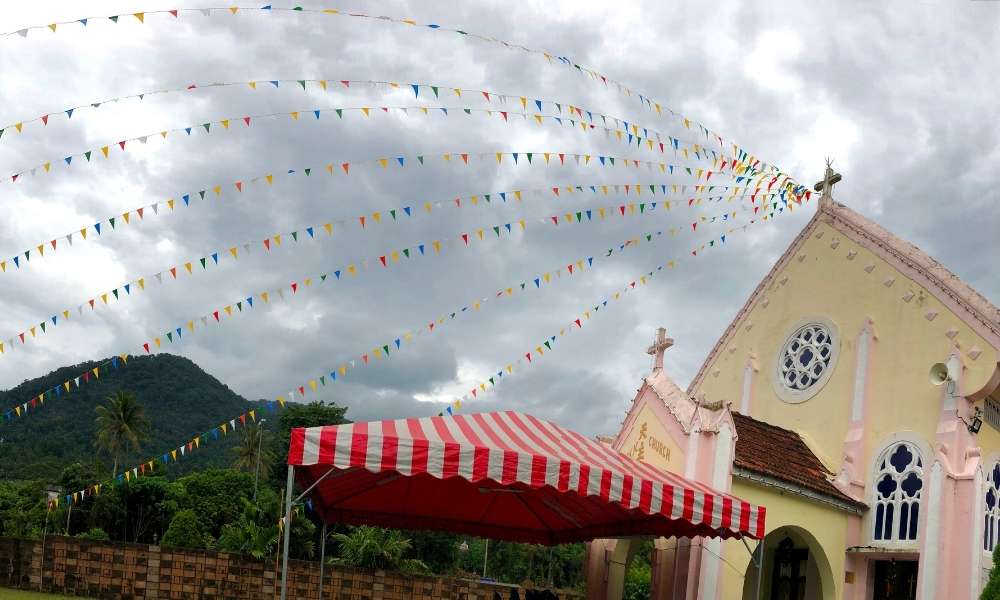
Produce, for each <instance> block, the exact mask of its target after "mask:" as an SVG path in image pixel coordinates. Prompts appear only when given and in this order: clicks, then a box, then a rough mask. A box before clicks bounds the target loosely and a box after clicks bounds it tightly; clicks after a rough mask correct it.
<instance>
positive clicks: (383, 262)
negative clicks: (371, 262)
mask: <svg viewBox="0 0 1000 600" xmlns="http://www.w3.org/2000/svg"><path fill="white" fill-rule="evenodd" d="M378 259H379V261H380V262H381V263H382V266H383V267H386V266H388V265H386V264H385V257H384V256H380V257H378Z"/></svg>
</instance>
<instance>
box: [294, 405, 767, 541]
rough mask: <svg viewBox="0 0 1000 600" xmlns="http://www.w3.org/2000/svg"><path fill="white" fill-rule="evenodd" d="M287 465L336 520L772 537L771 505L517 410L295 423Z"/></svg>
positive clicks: (475, 529) (463, 528)
mask: <svg viewBox="0 0 1000 600" xmlns="http://www.w3.org/2000/svg"><path fill="white" fill-rule="evenodd" d="M288 464H289V465H292V466H294V467H295V473H296V478H297V481H298V483H299V485H300V486H301V488H302V489H306V488H308V487H309V486H312V485H313V484H316V485H315V487H314V488H313V489H312V491H311V492H310V494H309V495H310V497H311V499H312V506H313V509H314V510H315V511H316V512H317V513H318V514H319V516H320V517H321V518H322V519H323V520H325V521H326V522H328V523H335V522H337V523H350V524H368V525H378V526H382V527H395V528H401V529H439V530H447V531H454V532H459V533H467V534H471V535H478V536H483V537H492V538H499V539H507V540H512V541H524V542H533V543H542V544H559V543H565V542H573V541H584V540H590V539H594V538H599V537H622V536H634V535H649V536H665V537H673V536H678V537H679V536H684V537H694V536H709V537H724V538H727V537H740V536H748V537H753V538H758V539H759V538H761V537H763V534H764V507H762V506H754V505H751V504H749V503H747V502H744V501H742V500H739V499H738V498H734V497H732V496H729V495H727V494H723V493H720V492H717V491H715V490H713V489H711V488H709V487H707V486H705V485H702V484H700V483H698V482H694V481H689V480H687V479H684V478H683V477H680V476H678V475H675V474H673V473H669V472H667V471H663V470H661V469H658V468H655V467H653V466H651V465H648V464H646V463H642V462H638V461H636V460H633V459H631V458H629V457H628V456H625V455H624V454H621V453H620V452H617V451H615V450H613V449H612V448H610V447H609V446H607V445H605V444H602V443H599V442H596V441H593V440H590V439H587V438H586V437H584V436H583V435H581V434H579V433H577V432H575V431H571V430H568V429H564V428H562V427H560V426H558V425H556V424H554V423H551V422H549V421H544V420H542V419H538V418H536V417H533V416H531V415H526V414H522V413H518V412H512V411H503V412H494V413H481V414H469V415H457V416H442V417H427V418H422V419H416V418H414V419H398V420H394V421H392V420H387V421H373V422H368V423H352V424H347V425H334V426H327V427H309V428H298V429H293V430H292V436H291V445H290V448H289V453H288ZM317 482H318V483H317Z"/></svg>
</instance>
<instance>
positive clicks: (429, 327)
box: [427, 321, 434, 331]
mask: <svg viewBox="0 0 1000 600" xmlns="http://www.w3.org/2000/svg"><path fill="white" fill-rule="evenodd" d="M427 328H428V329H429V330H430V331H434V321H431V322H430V323H428V324H427Z"/></svg>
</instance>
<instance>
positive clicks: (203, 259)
mask: <svg viewBox="0 0 1000 600" xmlns="http://www.w3.org/2000/svg"><path fill="white" fill-rule="evenodd" d="M198 262H200V263H201V268H202V270H204V269H205V257H202V258H201V259H200V260H199V261H198Z"/></svg>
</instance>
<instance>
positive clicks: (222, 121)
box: [219, 119, 229, 129]
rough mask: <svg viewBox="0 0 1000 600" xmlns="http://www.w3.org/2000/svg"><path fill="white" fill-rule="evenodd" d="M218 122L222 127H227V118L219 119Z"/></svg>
mask: <svg viewBox="0 0 1000 600" xmlns="http://www.w3.org/2000/svg"><path fill="white" fill-rule="evenodd" d="M219 123H221V124H222V128H223V129H229V119H223V120H221V121H219Z"/></svg>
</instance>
